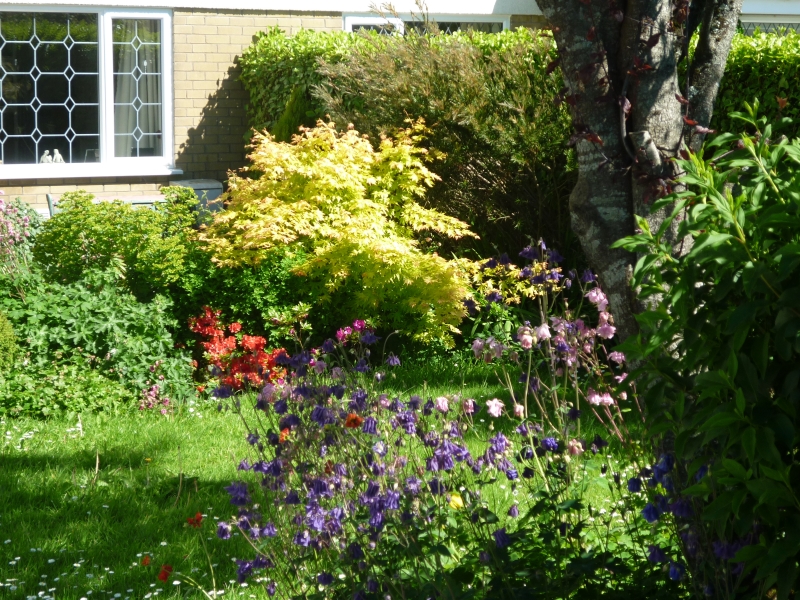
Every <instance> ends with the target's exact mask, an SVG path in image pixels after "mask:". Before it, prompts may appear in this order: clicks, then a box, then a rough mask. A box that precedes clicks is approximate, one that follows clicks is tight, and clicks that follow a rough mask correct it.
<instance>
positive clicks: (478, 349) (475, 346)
mask: <svg viewBox="0 0 800 600" xmlns="http://www.w3.org/2000/svg"><path fill="white" fill-rule="evenodd" d="M483 346H484V341H483V340H482V339H480V338H478V339H476V340H475V341H474V342H472V353H473V354H474V355H475V358H480V357H481V354H483Z"/></svg>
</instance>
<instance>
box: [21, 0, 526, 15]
mask: <svg viewBox="0 0 800 600" xmlns="http://www.w3.org/2000/svg"><path fill="white" fill-rule="evenodd" d="M14 4H15V5H17V6H20V5H23V6H24V5H32V6H36V5H40V6H86V7H96V6H104V7H109V8H117V7H119V8H122V7H125V8H129V7H130V8H133V7H136V8H194V9H203V10H208V11H214V10H254V11H259V12H263V11H267V10H269V11H308V12H347V13H369V12H370V4H371V2H370V0H224V1H223V0H110V1H108V0H106V1H104V2H102V4H101V3H100V2H97V1H96V0H95V1H93V0H21V1H20V0H17V1H16V2H15V3H14ZM394 8H395V10H397V11H398V12H401V13H410V12H414V13H416V12H419V11H418V9H417V6H416V3H415V2H414V1H413V0H399V1H396V2H394ZM427 8H428V12H429V13H431V14H437V15H438V14H448V15H540V14H542V12H541V11H540V10H539V7H538V6H536V3H535V2H534V0H429V2H428V3H427Z"/></svg>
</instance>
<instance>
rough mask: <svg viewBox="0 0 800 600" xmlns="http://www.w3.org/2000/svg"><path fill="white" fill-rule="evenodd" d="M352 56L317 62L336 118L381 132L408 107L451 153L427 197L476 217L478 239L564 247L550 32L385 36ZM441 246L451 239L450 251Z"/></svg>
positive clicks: (559, 114) (561, 157) (322, 94)
mask: <svg viewBox="0 0 800 600" xmlns="http://www.w3.org/2000/svg"><path fill="white" fill-rule="evenodd" d="M369 42H370V43H368V44H366V43H361V44H359V45H357V46H356V47H354V49H353V50H352V52H351V53H350V55H349V56H348V57H347V58H346V60H342V61H338V62H334V63H329V62H327V61H323V62H322V66H321V67H320V73H321V74H322V75H323V76H324V78H325V79H324V80H323V82H322V83H321V84H320V85H318V86H316V88H315V94H316V96H317V97H318V98H319V100H320V101H321V102H322V104H323V106H324V107H325V111H326V113H328V114H330V115H331V117H332V119H333V120H334V121H336V122H337V123H342V124H344V123H353V124H354V125H355V127H356V128H357V129H358V130H360V131H362V132H366V133H368V134H370V136H371V137H378V136H379V135H381V134H386V133H391V132H392V131H394V130H395V129H397V128H399V127H401V126H402V124H403V122H404V120H405V119H406V118H408V116H411V117H413V118H422V119H424V120H425V122H426V123H428V124H429V125H430V128H431V133H430V136H429V138H428V140H427V141H426V144H427V145H428V146H429V147H430V148H434V149H436V150H437V151H440V152H442V153H443V154H444V156H443V160H442V161H441V162H440V163H439V165H438V166H437V173H438V174H439V175H440V176H441V178H442V180H441V182H440V183H438V184H437V185H436V187H435V188H434V189H433V190H432V192H431V193H430V194H429V196H428V203H429V205H430V206H432V207H434V208H436V209H438V210H440V211H442V212H445V213H447V214H451V215H453V216H456V217H458V218H460V219H462V220H464V221H466V222H468V223H469V224H470V226H471V227H472V228H473V229H474V230H475V231H476V232H477V233H479V234H480V236H481V238H483V242H478V243H477V245H475V243H473V246H475V247H476V249H478V250H479V253H480V254H485V253H487V251H488V252H491V251H492V250H491V249H492V244H494V245H498V246H501V247H509V245H511V247H514V246H515V245H516V246H522V245H524V244H525V243H526V242H527V241H528V240H529V239H530V236H536V237H546V238H547V239H548V241H552V242H557V243H558V244H559V245H560V246H561V247H562V248H563V247H566V246H567V245H568V243H569V241H570V240H571V239H572V236H571V234H570V233H569V229H568V218H567V214H568V213H567V197H568V195H569V192H570V190H571V188H572V186H573V184H574V177H573V173H572V171H573V167H574V165H573V164H572V162H571V158H570V157H571V154H570V152H571V151H570V149H569V148H568V147H567V137H568V131H569V129H570V118H569V115H568V112H567V109H566V106H565V105H560V103H558V102H555V101H554V99H555V98H556V96H557V94H558V92H559V89H560V88H561V87H562V85H563V82H562V81H561V77H560V74H559V73H558V72H552V71H553V69H552V68H551V67H550V66H549V65H550V63H551V62H552V61H554V59H555V58H556V53H555V45H554V43H553V41H552V36H551V35H550V34H549V33H544V32H538V33H537V32H533V31H531V30H529V29H524V28H520V29H517V30H516V31H505V32H503V33H499V34H486V33H480V32H467V33H458V34H455V35H418V34H416V33H414V32H411V33H409V34H407V35H405V36H397V37H394V36H381V37H378V38H371V39H370V40H369ZM449 247H450V245H446V246H445V248H449Z"/></svg>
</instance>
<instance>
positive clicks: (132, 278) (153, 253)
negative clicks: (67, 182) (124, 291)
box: [33, 188, 197, 299]
mask: <svg viewBox="0 0 800 600" xmlns="http://www.w3.org/2000/svg"><path fill="white" fill-rule="evenodd" d="M162 191H163V192H164V195H165V198H166V202H165V203H163V205H162V204H157V205H156V206H155V207H154V209H153V210H146V209H135V208H133V207H132V206H131V205H130V204H125V203H124V202H120V201H114V202H98V203H94V202H92V200H93V198H94V196H93V195H92V194H89V193H86V192H69V193H66V194H64V195H63V196H62V198H61V201H60V202H59V208H60V209H61V210H60V212H58V213H56V214H55V215H54V216H53V217H52V218H51V219H49V220H48V221H46V222H45V224H44V226H43V228H42V231H41V232H40V233H39V235H38V236H37V237H36V243H35V245H34V248H33V256H34V258H35V260H36V261H37V263H38V264H39V265H40V266H41V267H42V269H43V270H44V273H45V274H46V276H47V277H48V279H50V280H51V281H58V282H60V283H74V282H76V281H78V280H79V279H81V277H83V275H84V273H85V272H86V271H87V270H89V269H107V268H109V267H110V266H112V265H119V266H122V267H124V272H125V280H124V283H125V285H126V286H127V287H128V289H130V290H131V291H132V292H133V293H134V294H136V295H137V297H139V298H140V299H149V298H152V297H153V296H154V295H155V294H156V293H159V292H162V293H163V292H164V291H165V290H166V289H167V287H168V286H169V285H171V284H174V283H175V282H177V281H178V280H179V279H180V277H181V275H182V273H183V270H184V267H185V262H186V256H187V254H188V252H189V251H190V250H191V245H192V241H193V238H194V231H193V229H192V225H194V223H195V220H196V216H195V214H194V213H193V209H194V208H195V207H196V204H197V198H196V197H195V195H194V193H193V192H192V191H191V190H188V189H187V188H164V189H163V190H162Z"/></svg>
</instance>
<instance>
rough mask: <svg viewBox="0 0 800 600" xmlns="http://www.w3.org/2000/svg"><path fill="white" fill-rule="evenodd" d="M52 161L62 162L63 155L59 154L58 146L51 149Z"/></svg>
mask: <svg viewBox="0 0 800 600" xmlns="http://www.w3.org/2000/svg"><path fill="white" fill-rule="evenodd" d="M53 162H54V163H63V162H64V157H63V156H61V152H59V151H58V148H56V149H55V150H53Z"/></svg>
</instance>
